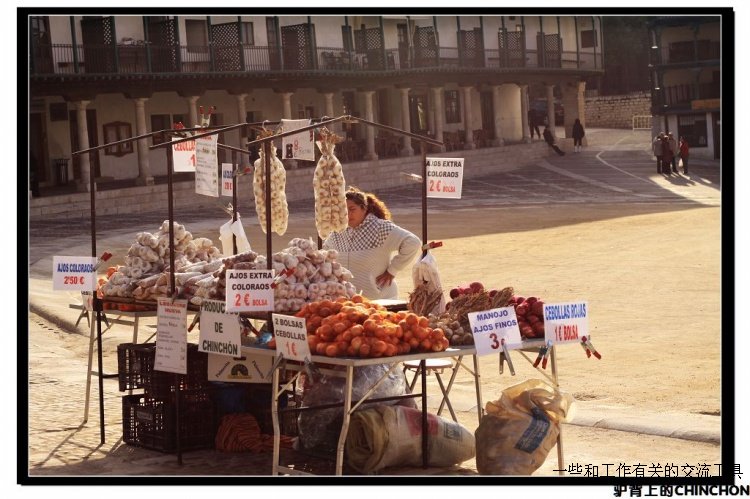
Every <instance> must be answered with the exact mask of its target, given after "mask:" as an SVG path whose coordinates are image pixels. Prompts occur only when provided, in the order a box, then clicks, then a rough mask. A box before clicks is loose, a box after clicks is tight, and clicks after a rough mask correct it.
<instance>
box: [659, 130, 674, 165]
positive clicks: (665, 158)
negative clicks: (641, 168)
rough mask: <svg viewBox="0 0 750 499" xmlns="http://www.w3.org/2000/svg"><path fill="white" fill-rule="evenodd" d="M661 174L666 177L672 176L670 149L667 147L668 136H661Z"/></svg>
mask: <svg viewBox="0 0 750 499" xmlns="http://www.w3.org/2000/svg"><path fill="white" fill-rule="evenodd" d="M661 172H662V173H665V174H667V175H671V174H672V149H671V148H670V147H669V136H668V135H667V134H664V133H663V134H662V136H661Z"/></svg>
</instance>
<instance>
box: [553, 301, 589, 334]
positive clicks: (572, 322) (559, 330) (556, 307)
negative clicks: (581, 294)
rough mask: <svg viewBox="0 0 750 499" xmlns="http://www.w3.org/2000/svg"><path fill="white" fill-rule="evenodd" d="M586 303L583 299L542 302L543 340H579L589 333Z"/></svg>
mask: <svg viewBox="0 0 750 499" xmlns="http://www.w3.org/2000/svg"><path fill="white" fill-rule="evenodd" d="M588 312H589V310H588V303H587V302H585V301H579V302H567V303H545V304H544V340H545V341H551V342H552V343H571V342H576V341H581V337H582V336H588V334H589V316H588Z"/></svg>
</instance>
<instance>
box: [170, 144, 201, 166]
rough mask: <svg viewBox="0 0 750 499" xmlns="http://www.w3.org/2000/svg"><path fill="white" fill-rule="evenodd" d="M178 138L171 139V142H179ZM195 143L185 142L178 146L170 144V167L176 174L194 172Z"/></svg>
mask: <svg viewBox="0 0 750 499" xmlns="http://www.w3.org/2000/svg"><path fill="white" fill-rule="evenodd" d="M179 139H180V137H173V138H172V140H173V141H174V140H179ZM195 162H196V158H195V141H194V140H186V141H185V142H180V143H179V144H172V165H173V166H174V168H173V169H174V171H176V172H194V171H195Z"/></svg>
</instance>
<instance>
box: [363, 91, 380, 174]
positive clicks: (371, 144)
mask: <svg viewBox="0 0 750 499" xmlns="http://www.w3.org/2000/svg"><path fill="white" fill-rule="evenodd" d="M362 95H364V97H365V119H366V120H368V121H375V117H374V115H373V102H372V101H373V95H375V91H374V90H365V91H364V92H362ZM365 133H366V137H367V143H366V147H367V149H366V151H365V156H364V159H365V160H367V161H371V160H374V159H378V155H377V154H376V153H375V128H374V127H371V126H368V127H366V131H365Z"/></svg>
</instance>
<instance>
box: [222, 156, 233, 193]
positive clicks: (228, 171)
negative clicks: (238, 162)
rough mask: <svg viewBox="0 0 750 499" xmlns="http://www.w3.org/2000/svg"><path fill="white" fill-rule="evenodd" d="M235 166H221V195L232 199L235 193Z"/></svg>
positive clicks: (225, 164) (227, 164) (230, 164)
mask: <svg viewBox="0 0 750 499" xmlns="http://www.w3.org/2000/svg"><path fill="white" fill-rule="evenodd" d="M233 173H234V165H233V164H232V163H222V164H221V195H222V196H229V197H232V193H233V192H234V180H233V178H232V174H233Z"/></svg>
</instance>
